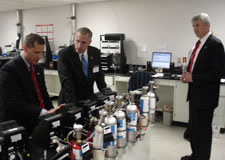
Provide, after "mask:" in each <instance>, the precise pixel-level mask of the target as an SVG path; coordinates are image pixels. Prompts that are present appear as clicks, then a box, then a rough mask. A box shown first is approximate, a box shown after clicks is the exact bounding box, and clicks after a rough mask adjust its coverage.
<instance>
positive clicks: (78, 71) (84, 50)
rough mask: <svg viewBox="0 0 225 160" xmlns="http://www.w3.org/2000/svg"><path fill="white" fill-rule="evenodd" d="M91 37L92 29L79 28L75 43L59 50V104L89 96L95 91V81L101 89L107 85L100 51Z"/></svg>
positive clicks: (73, 101)
mask: <svg viewBox="0 0 225 160" xmlns="http://www.w3.org/2000/svg"><path fill="white" fill-rule="evenodd" d="M91 39H92V32H91V31H90V29H88V28H85V27H83V28H79V29H78V30H77V31H76V33H75V42H74V43H75V44H73V45H70V46H68V47H67V48H65V49H63V50H61V51H60V52H59V60H58V72H59V78H60V81H61V91H60V95H59V104H60V103H75V102H77V101H79V100H84V99H87V98H89V97H90V96H91V95H92V94H93V93H94V91H93V85H94V82H96V83H97V87H98V89H99V90H101V89H103V88H105V87H106V83H105V80H104V74H103V73H102V72H101V68H100V51H99V50H98V49H97V48H95V47H92V46H90V44H91V41H92V40H91Z"/></svg>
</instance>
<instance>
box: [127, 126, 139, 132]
mask: <svg viewBox="0 0 225 160" xmlns="http://www.w3.org/2000/svg"><path fill="white" fill-rule="evenodd" d="M127 131H128V132H134V131H137V127H128V128H127Z"/></svg>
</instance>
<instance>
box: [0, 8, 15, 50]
mask: <svg viewBox="0 0 225 160" xmlns="http://www.w3.org/2000/svg"><path fill="white" fill-rule="evenodd" d="M0 23H1V25H0V47H2V49H3V51H4V46H5V45H8V44H12V43H14V45H15V44H16V37H17V33H16V32H17V30H16V29H17V28H16V23H17V21H16V12H5V13H1V14H0Z"/></svg>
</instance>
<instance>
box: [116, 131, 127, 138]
mask: <svg viewBox="0 0 225 160" xmlns="http://www.w3.org/2000/svg"><path fill="white" fill-rule="evenodd" d="M126 135H127V133H126V131H123V132H118V133H117V138H118V139H125V138H126Z"/></svg>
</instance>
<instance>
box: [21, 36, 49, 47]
mask: <svg viewBox="0 0 225 160" xmlns="http://www.w3.org/2000/svg"><path fill="white" fill-rule="evenodd" d="M35 42H37V43H38V44H39V45H44V44H45V41H44V39H43V38H42V37H41V36H40V35H38V34H34V33H31V34H28V35H27V36H26V37H25V40H24V44H26V45H27V46H28V47H29V48H34V43H35Z"/></svg>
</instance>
